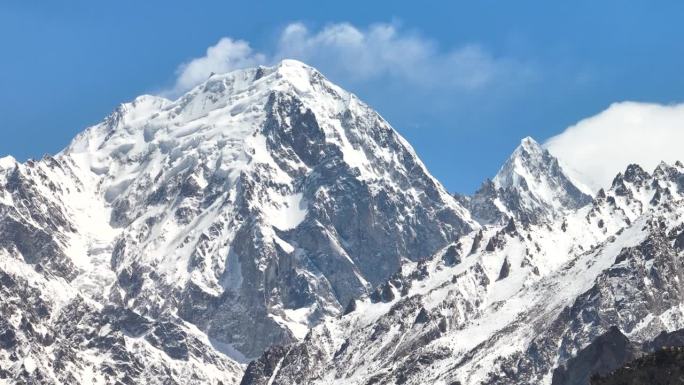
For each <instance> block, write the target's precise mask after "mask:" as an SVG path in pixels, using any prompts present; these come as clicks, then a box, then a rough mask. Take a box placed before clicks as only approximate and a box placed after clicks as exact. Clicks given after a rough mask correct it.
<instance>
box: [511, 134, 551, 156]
mask: <svg viewBox="0 0 684 385" xmlns="http://www.w3.org/2000/svg"><path fill="white" fill-rule="evenodd" d="M517 150H525V151H527V152H530V153H542V152H544V149H543V148H542V147H541V145H540V144H539V143H537V141H536V140H534V139H533V138H532V137H531V136H527V137H525V138H523V139H522V140H521V141H520V145H519V146H518V148H517ZM518 152H519V151H516V152H515V153H518Z"/></svg>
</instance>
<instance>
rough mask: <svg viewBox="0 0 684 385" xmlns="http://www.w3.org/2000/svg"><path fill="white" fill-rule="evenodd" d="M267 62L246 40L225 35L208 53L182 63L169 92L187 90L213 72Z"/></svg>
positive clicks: (208, 49)
mask: <svg viewBox="0 0 684 385" xmlns="http://www.w3.org/2000/svg"><path fill="white" fill-rule="evenodd" d="M265 62H266V56H264V54H262V53H259V52H255V51H254V50H253V49H252V48H251V47H250V46H249V43H247V42H246V41H243V40H233V39H231V38H229V37H224V38H221V40H219V41H218V43H216V45H213V46H211V47H209V48H207V53H206V55H204V56H202V57H198V58H195V59H192V60H190V61H188V62H187V63H183V64H181V65H180V66H179V67H178V69H177V70H176V74H177V78H176V83H175V85H174V87H173V89H172V90H169V91H168V92H167V93H169V94H178V93H181V92H183V91H187V90H189V89H190V88H192V87H194V86H195V85H197V84H199V83H201V82H203V81H205V80H206V79H207V77H208V76H209V75H210V74H211V73H212V72H215V73H223V72H229V71H232V70H235V69H239V68H246V67H252V66H256V65H258V64H263V63H265Z"/></svg>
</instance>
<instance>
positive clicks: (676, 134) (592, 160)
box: [545, 102, 684, 191]
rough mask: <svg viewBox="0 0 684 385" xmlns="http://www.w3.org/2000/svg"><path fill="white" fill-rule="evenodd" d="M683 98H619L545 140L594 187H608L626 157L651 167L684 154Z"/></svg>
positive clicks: (633, 161) (649, 169)
mask: <svg viewBox="0 0 684 385" xmlns="http://www.w3.org/2000/svg"><path fill="white" fill-rule="evenodd" d="M683 143H684V104H678V105H671V106H665V105H659V104H648V103H635V102H624V103H616V104H613V105H611V106H610V107H609V108H608V109H606V110H605V111H603V112H601V113H599V114H598V115H595V116H593V117H590V118H588V119H584V120H582V121H580V122H579V123H577V124H576V125H574V126H571V127H569V128H567V129H566V130H565V131H563V132H562V133H561V134H559V135H557V136H554V137H552V138H550V139H549V140H548V141H547V142H546V143H545V146H546V147H547V148H548V150H549V151H550V152H551V153H553V154H554V155H556V156H557V157H558V158H559V159H560V160H561V161H562V162H563V163H565V164H567V165H569V166H570V167H571V168H573V169H574V170H575V171H577V172H578V173H579V174H580V175H581V176H580V179H581V181H582V182H584V183H585V184H586V185H588V186H589V187H591V188H592V189H594V190H595V191H596V190H598V189H599V188H602V187H604V188H605V187H609V186H610V183H611V182H612V180H613V178H614V177H615V175H617V173H618V172H623V171H624V170H625V168H626V167H627V166H628V165H629V164H630V163H637V164H639V165H640V166H642V167H643V168H644V169H646V170H647V171H649V172H650V171H652V170H653V169H654V168H655V167H656V166H657V165H658V163H660V162H661V161H665V162H668V163H674V162H675V161H677V160H684V146H682V144H683Z"/></svg>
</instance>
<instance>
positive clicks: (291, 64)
mask: <svg viewBox="0 0 684 385" xmlns="http://www.w3.org/2000/svg"><path fill="white" fill-rule="evenodd" d="M275 67H277V68H285V67H288V68H301V69H305V70H308V71H311V70H315V69H314V68H313V67H312V66H310V65H308V64H306V63H304V62H301V61H299V60H296V59H283V60H281V61H280V62H279V63H278V64H276V65H275Z"/></svg>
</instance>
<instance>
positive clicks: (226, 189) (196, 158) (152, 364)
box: [0, 61, 478, 384]
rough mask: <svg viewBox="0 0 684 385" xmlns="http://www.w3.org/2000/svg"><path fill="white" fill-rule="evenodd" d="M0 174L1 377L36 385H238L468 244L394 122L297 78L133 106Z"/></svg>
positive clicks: (278, 72) (313, 74) (457, 213)
mask: <svg viewBox="0 0 684 385" xmlns="http://www.w3.org/2000/svg"><path fill="white" fill-rule="evenodd" d="M0 164H2V167H3V169H2V176H3V179H2V183H0V186H2V187H1V188H0V193H2V195H1V196H0V199H1V200H0V203H2V206H1V208H2V211H1V212H0V239H2V241H3V244H2V245H0V246H2V248H1V251H0V260H1V261H2V265H1V266H2V272H3V273H4V274H6V275H7V277H8V278H7V279H8V280H10V281H12V282H20V283H18V284H16V285H12V286H8V288H10V289H8V290H10V291H9V292H8V293H6V294H7V295H6V296H4V297H3V298H4V299H3V306H6V307H7V308H8V309H11V310H7V312H3V314H4V315H3V322H0V325H2V327H3V330H4V331H5V333H7V334H8V335H14V336H15V338H13V339H12V341H14V342H13V343H12V346H11V348H10V349H8V350H7V351H6V352H4V353H2V355H0V362H2V367H3V370H4V371H3V372H2V373H3V376H4V377H5V378H11V379H19V378H24V379H25V380H26V381H29V380H31V381H38V382H39V383H40V382H42V383H61V382H70V381H72V380H74V379H75V380H79V381H81V382H83V381H86V382H87V381H88V380H87V378H89V377H92V378H97V379H99V380H101V381H102V382H103V383H114V382H116V381H117V379H118V380H119V381H123V382H124V383H126V382H145V383H173V382H177V383H218V381H221V382H222V383H224V384H225V383H235V382H236V381H238V379H239V376H240V372H241V370H242V365H243V364H244V363H245V362H247V360H248V358H249V357H254V356H258V355H260V354H261V353H262V351H263V350H264V349H266V348H267V347H269V346H271V345H273V344H279V343H289V342H293V341H296V340H298V339H299V338H302V337H304V335H305V334H306V332H307V330H308V328H309V327H310V326H312V325H315V324H316V323H318V322H321V320H322V319H324V318H326V317H328V316H331V315H337V314H339V313H341V312H342V310H343V307H344V306H345V305H346V304H347V303H348V302H349V301H350V300H351V299H352V298H355V297H358V296H361V295H364V294H365V293H368V292H369V291H370V290H371V289H372V288H373V287H375V286H376V285H378V284H380V283H382V282H384V281H385V280H386V279H387V278H388V277H389V276H390V275H391V274H392V273H393V272H395V271H396V270H397V269H398V268H399V266H400V264H401V263H402V261H410V260H414V261H415V260H419V259H423V258H426V257H428V256H430V255H432V254H433V253H434V252H435V251H437V250H439V249H440V248H442V247H444V246H445V245H446V244H448V243H449V242H451V241H453V240H455V239H457V238H458V237H459V236H460V235H462V234H464V233H466V232H469V231H470V230H471V229H473V228H476V227H478V225H477V224H476V223H475V222H473V221H472V220H471V219H470V216H469V213H468V211H467V210H466V209H464V208H463V207H462V206H461V205H460V204H459V203H458V202H457V201H456V200H455V199H453V197H451V196H450V195H449V194H448V193H447V192H446V191H445V189H444V188H443V187H442V186H441V185H440V184H439V182H437V181H436V180H435V179H434V178H433V177H432V176H430V174H429V173H428V172H427V170H426V169H425V166H424V165H423V164H422V163H421V162H420V160H419V159H418V158H417V156H416V155H415V153H414V151H413V150H412V149H411V147H410V146H409V145H408V143H406V141H405V140H404V139H403V138H401V137H400V136H399V135H398V134H397V133H396V132H395V131H394V130H393V129H392V128H391V127H390V126H389V125H388V124H387V122H385V121H384V120H383V119H382V118H381V117H380V116H379V115H378V114H377V113H375V112H374V111H373V110H372V109H370V108H369V107H368V106H366V105H365V104H363V103H362V102H361V101H359V100H358V99H357V98H356V97H355V96H353V95H351V94H349V93H347V92H345V91H344V90H342V89H340V88H339V87H337V86H335V85H333V84H332V83H330V82H328V81H327V80H326V79H325V78H324V77H323V76H322V75H321V74H320V73H318V72H317V71H316V70H314V69H312V68H310V67H308V66H306V65H304V64H302V63H299V62H296V61H283V62H282V63H280V64H278V65H277V66H274V67H270V68H267V67H259V68H254V69H247V70H241V71H236V72H232V73H229V74H224V75H213V76H212V77H210V78H209V79H208V80H207V81H206V82H205V83H204V84H201V85H200V86H198V87H196V88H194V89H193V90H191V91H190V92H189V93H187V94H186V95H184V96H182V97H181V98H179V99H178V100H176V101H169V100H166V99H163V98H159V97H153V96H142V97H139V98H137V99H135V100H134V101H133V102H131V103H126V104H123V105H121V106H120V107H119V108H117V110H116V111H114V113H112V115H110V116H109V117H107V119H105V121H103V122H102V123H101V124H98V125H96V126H93V127H91V128H89V129H88V130H86V131H85V132H84V133H82V134H80V135H79V136H78V137H76V138H75V139H74V141H73V142H72V143H71V144H70V145H69V146H68V147H67V148H66V149H65V150H64V151H62V152H61V153H60V154H58V155H56V156H55V157H46V158H45V159H42V160H40V161H35V162H34V161H30V162H27V163H26V164H17V163H16V162H14V161H13V160H11V159H4V160H3V161H2V163H0ZM17 263H18V265H17ZM22 290H32V291H33V292H35V293H46V294H44V295H43V296H42V297H41V299H40V300H41V301H42V302H41V303H42V304H43V305H44V307H45V308H46V309H47V310H46V311H45V312H41V313H40V314H38V315H34V318H35V320H34V321H32V322H31V325H33V326H31V329H33V330H36V329H37V328H40V329H41V330H45V331H46V335H50V336H51V337H50V338H47V337H45V338H47V341H44V339H45V338H44V337H39V336H38V335H37V334H36V333H34V332H32V331H31V330H30V329H26V330H24V329H22V328H23V326H22V325H23V323H22V322H23V321H21V319H23V317H26V316H28V315H29V314H31V309H32V308H33V307H29V308H27V307H26V306H25V304H22V303H21V302H20V300H21V298H23V297H24V296H26V295H27V294H26V293H24V292H22ZM29 297H30V298H33V297H35V295H29ZM43 305H40V306H43ZM36 306H38V305H36ZM5 315H7V316H5ZM65 328H66V329H65ZM41 335H42V334H41ZM41 341H43V342H44V343H41ZM57 346H64V348H63V349H66V350H65V353H63V354H64V355H63V358H62V360H63V362H64V364H63V365H62V367H60V368H56V367H52V366H51V365H50V362H51V361H52V359H53V358H52V357H53V356H54V354H55V349H56V347H57ZM110 349H116V351H117V355H114V356H111V358H106V357H109V355H108V353H106V352H107V351H109V350H110ZM24 361H27V362H31V363H32V364H31V363H29V364H28V366H30V367H31V368H30V369H31V370H27V369H26V368H25V366H26V365H23V364H20V363H21V362H24ZM22 365H23V366H22ZM116 365H119V366H123V367H117V366H116ZM4 368H9V369H4ZM27 373H28V374H27Z"/></svg>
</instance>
